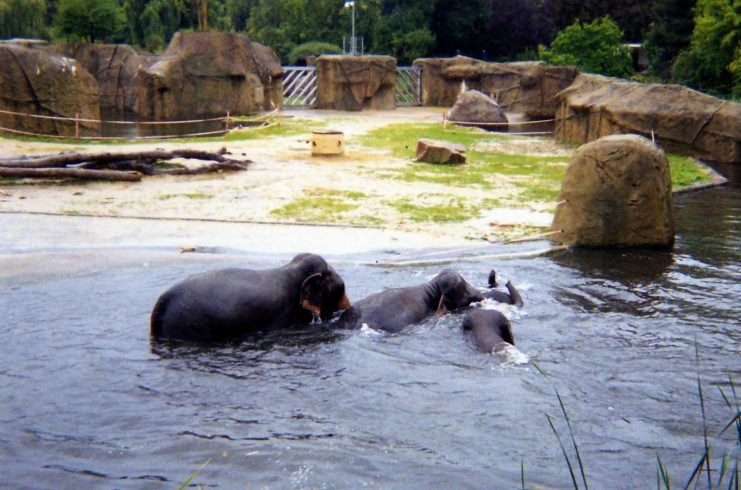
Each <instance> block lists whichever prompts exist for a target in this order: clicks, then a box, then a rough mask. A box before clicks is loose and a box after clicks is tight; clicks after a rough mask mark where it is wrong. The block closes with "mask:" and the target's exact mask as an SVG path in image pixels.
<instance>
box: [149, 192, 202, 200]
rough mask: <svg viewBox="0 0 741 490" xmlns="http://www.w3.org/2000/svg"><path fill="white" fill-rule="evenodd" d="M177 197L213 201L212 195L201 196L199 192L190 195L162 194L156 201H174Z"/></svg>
mask: <svg viewBox="0 0 741 490" xmlns="http://www.w3.org/2000/svg"><path fill="white" fill-rule="evenodd" d="M178 197H184V198H186V199H213V197H214V196H213V195H211V194H203V193H200V192H193V193H190V194H162V195H161V196H159V197H158V198H157V199H159V200H161V201H165V200H167V199H176V198H178Z"/></svg>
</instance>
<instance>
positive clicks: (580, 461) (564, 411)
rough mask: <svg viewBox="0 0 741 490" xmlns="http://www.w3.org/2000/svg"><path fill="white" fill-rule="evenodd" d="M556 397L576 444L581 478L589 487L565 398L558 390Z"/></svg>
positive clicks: (572, 439) (575, 448) (585, 485)
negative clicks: (564, 401)
mask: <svg viewBox="0 0 741 490" xmlns="http://www.w3.org/2000/svg"><path fill="white" fill-rule="evenodd" d="M556 397H558V403H559V404H560V405H561V411H562V412H563V418H564V419H566V426H567V427H568V428H569V434H570V435H571V442H572V444H573V445H574V452H575V453H576V460H577V462H578V463H579V471H581V480H582V481H583V482H584V488H585V490H586V489H588V488H589V485H587V475H586V474H585V473H584V463H583V462H582V460H581V455H580V454H579V447H578V446H577V444H576V438H575V437H574V431H573V430H572V429H571V420H570V419H569V416H568V414H567V413H566V407H564V405H563V400H562V399H561V395H560V394H559V393H558V390H556Z"/></svg>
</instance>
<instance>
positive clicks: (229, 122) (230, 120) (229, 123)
mask: <svg viewBox="0 0 741 490" xmlns="http://www.w3.org/2000/svg"><path fill="white" fill-rule="evenodd" d="M277 112H278V109H275V110H273V111H271V112H269V113H267V114H265V115H262V116H260V117H257V118H254V119H250V120H247V121H244V120H241V119H238V118H235V117H232V116H231V115H230V113H229V112H228V111H227V113H226V115H225V116H222V117H211V118H203V119H188V120H178V121H120V120H119V121H116V120H110V121H109V120H103V119H87V118H81V117H79V115H76V117H63V116H45V115H41V114H28V113H23V112H15V111H7V110H3V109H0V114H5V115H8V116H17V117H25V118H32V119H43V120H52V121H64V122H70V123H74V124H75V134H74V135H59V134H43V133H35V132H31V131H22V130H19V129H12V128H6V127H4V126H0V132H5V133H10V134H16V135H19V136H30V137H37V138H54V139H76V140H93V141H94V140H100V141H106V140H109V141H110V140H158V139H175V138H194V137H200V136H214V135H225V134H227V133H229V132H230V131H231V130H232V129H234V124H239V123H240V122H249V123H256V122H260V123H261V124H260V125H258V126H256V128H261V127H265V126H270V125H271V124H270V123H268V122H267V120H268V119H270V118H271V117H273V116H275V115H276V113H277ZM218 122H222V123H224V128H223V129H219V130H214V131H201V132H195V133H188V134H166V135H151V136H139V135H137V136H125V135H122V136H81V135H80V124H81V123H85V124H87V123H90V124H111V125H128V126H158V125H159V126H165V125H179V124H202V123H218ZM241 129H244V128H241Z"/></svg>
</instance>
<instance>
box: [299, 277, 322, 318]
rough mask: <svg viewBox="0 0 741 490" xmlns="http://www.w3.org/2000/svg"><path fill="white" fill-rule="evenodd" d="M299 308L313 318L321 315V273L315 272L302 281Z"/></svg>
mask: <svg viewBox="0 0 741 490" xmlns="http://www.w3.org/2000/svg"><path fill="white" fill-rule="evenodd" d="M301 307H302V308H304V309H306V310H309V311H310V312H311V314H312V315H314V317H319V316H321V314H322V273H321V272H317V273H316V274H312V275H310V276H309V277H307V278H306V279H304V282H303V284H301Z"/></svg>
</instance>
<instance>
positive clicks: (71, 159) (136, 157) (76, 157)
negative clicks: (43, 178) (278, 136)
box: [0, 149, 251, 168]
mask: <svg viewBox="0 0 741 490" xmlns="http://www.w3.org/2000/svg"><path fill="white" fill-rule="evenodd" d="M175 158H183V159H191V160H207V161H213V162H219V163H225V162H237V163H242V164H246V163H251V162H250V161H249V160H245V161H243V162H238V161H236V160H231V159H229V158H226V157H225V156H224V155H223V154H222V153H221V152H217V153H214V152H209V151H203V150H191V149H182V150H173V151H164V150H151V151H140V152H122V153H90V154H85V153H60V154H57V155H43V156H39V157H34V158H15V159H10V160H0V167H5V168H63V167H68V166H70V165H79V164H83V163H88V162H95V163H100V164H103V163H115V162H130V161H136V162H156V161H161V160H173V159H175Z"/></svg>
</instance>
